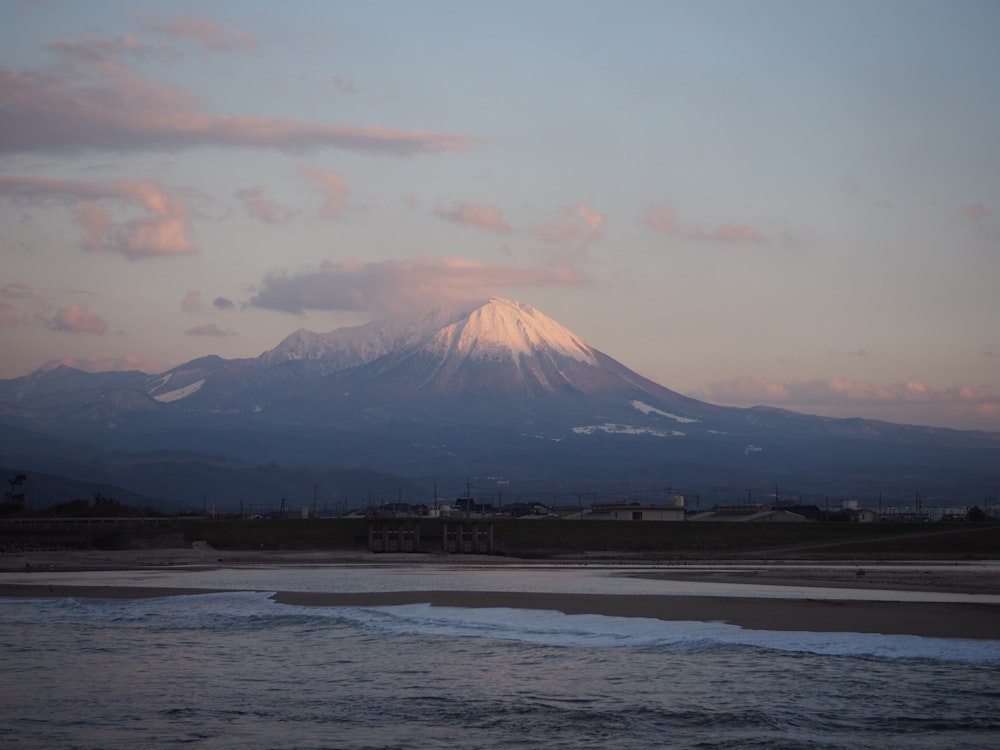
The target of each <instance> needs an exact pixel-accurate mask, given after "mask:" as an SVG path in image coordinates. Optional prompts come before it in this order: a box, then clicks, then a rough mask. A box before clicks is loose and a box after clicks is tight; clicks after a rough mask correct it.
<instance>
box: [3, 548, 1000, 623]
mask: <svg viewBox="0 0 1000 750" xmlns="http://www.w3.org/2000/svg"><path fill="white" fill-rule="evenodd" d="M422 563H425V564H426V563H434V564H439V565H440V564H454V565H456V566H457V567H462V566H469V565H494V566H525V565H530V563H525V562H524V561H521V560H513V559H510V558H496V557H489V558H482V557H477V556H464V557H461V558H456V557H445V558H442V557H441V556H425V555H372V554H369V553H357V554H354V553H319V552H317V553H270V552H226V553H220V552H218V551H216V550H211V549H181V550H141V551H124V552H45V553H42V552H39V553H23V554H17V555H4V556H2V557H0V572H3V573H4V574H5V575H3V580H2V581H0V598H10V597H55V598H64V597H73V598H99V599H112V598H138V597H158V596H176V595H182V594H197V593H208V592H209V590H207V589H192V588H157V587H146V586H104V585H48V584H46V583H41V582H39V581H38V578H37V577H36V576H34V575H33V573H35V572H63V571H65V572H73V571H88V570H89V571H99V570H139V569H148V568H151V567H152V568H159V567H172V566H186V567H191V566H204V567H231V566H233V567H238V566H241V565H248V564H249V565H262V564H263V565H310V566H313V565H357V566H369V565H371V566H375V565H396V566H400V565H402V566H409V565H420V564H422ZM14 573H17V574H18V575H13V574H14ZM628 574H629V575H632V576H638V577H656V578H663V579H671V580H685V581H705V582H716V581H726V582H728V583H733V582H744V583H747V584H761V583H764V584H771V585H783V586H811V587H816V586H822V587H834V588H856V589H882V590H900V591H927V592H943V593H967V594H997V593H1000V568H998V569H997V570H992V569H989V570H987V571H985V572H984V571H983V570H982V569H981V568H975V569H974V570H973V569H968V568H966V567H963V566H961V565H957V564H956V565H954V566H953V567H952V566H947V565H941V564H939V563H936V564H928V565H920V564H917V563H914V564H912V565H907V566H899V565H892V566H879V565H873V564H870V563H869V564H865V565H864V566H858V565H842V566H829V565H808V564H803V565H794V566H792V565H789V566H780V567H774V568H770V567H767V568H764V567H760V566H750V565H748V566H747V567H746V568H745V569H744V568H740V567H739V566H733V565H732V563H731V562H727V565H725V566H720V567H719V569H717V570H715V569H712V567H711V566H710V565H708V566H698V567H697V569H695V570H686V569H685V568H684V567H683V566H678V567H667V566H665V567H651V568H650V569H648V570H639V571H635V570H630V571H629V573H628ZM274 599H275V600H276V601H277V602H279V603H281V604H287V605H300V606H359V607H360V606H364V607H371V606H389V605H400V604H414V603H430V604H432V605H434V606H442V607H504V608H515V609H517V608H520V609H546V610H556V611H560V612H564V613H566V614H601V615H610V616H618V617H648V618H656V619H662V620H689V621H723V622H728V623H731V624H734V625H739V626H741V627H744V628H751V629H760V630H779V631H813V632H859V633H883V634H908V635H917V636H928V637H942V638H986V639H1000V605H997V604H993V603H978V602H921V601H906V602H890V601H858V600H846V601H845V600H840V599H837V600H833V599H822V598H807V599H793V598H766V599H765V598H755V597H752V596H748V597H742V596H687V595H626V594H622V595H616V594H566V593H563V594H553V593H537V592H498V591H489V592H486V591H396V592H378V593H350V594H348V593H323V592H297V591H279V592H277V593H276V594H275V595H274Z"/></svg>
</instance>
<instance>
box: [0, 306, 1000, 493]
mask: <svg viewBox="0 0 1000 750" xmlns="http://www.w3.org/2000/svg"><path fill="white" fill-rule="evenodd" d="M0 421H2V423H3V424H6V425H8V426H11V427H15V428H18V429H30V430H33V431H35V432H37V433H42V434H46V435H49V436H54V437H58V438H61V439H64V440H66V439H71V440H75V441H78V442H82V443H86V444H89V445H92V446H95V447H100V448H101V449H105V450H106V449H114V450H122V451H129V452H135V451H143V450H162V449H175V450H176V449H183V450H186V451H200V452H204V453H211V454H212V455H215V456H219V455H228V456H232V457H234V458H239V459H242V460H248V461H256V462H260V463H268V462H276V463H280V464H285V465H299V466H304V465H313V466H327V467H338V468H357V469H370V470H375V471H382V472H391V473H396V474H401V475H409V476H417V475H424V476H427V475H430V476H435V477H442V478H447V477H452V478H463V479H462V481H465V480H467V479H468V478H469V477H473V476H492V477H502V478H503V481H515V482H536V483H550V484H557V485H560V486H566V485H569V484H572V485H574V486H579V487H591V488H592V487H595V486H609V485H617V486H625V485H635V484H636V483H639V484H641V485H644V486H665V485H667V484H672V485H673V486H675V487H677V486H680V487H684V486H685V485H687V486H694V487H705V486H709V485H711V486H714V487H723V488H730V490H732V491H733V492H734V493H743V492H745V488H746V487H747V486H748V485H754V484H757V485H764V486H767V485H773V484H775V483H780V484H782V485H784V486H786V487H787V486H789V485H790V484H791V485H792V486H793V487H797V488H799V490H800V491H802V492H807V491H808V492H827V493H836V492H847V491H848V490H852V491H861V490H859V489H858V488H862V489H865V488H867V489H866V490H865V491H868V490H870V488H871V487H872V486H878V487H879V488H880V491H882V492H885V493H888V492H890V491H898V492H899V493H900V494H901V495H909V494H912V492H913V491H914V490H921V491H923V492H930V491H931V489H930V488H932V487H934V488H947V487H950V488H952V490H950V491H954V492H958V491H959V489H958V488H959V487H964V488H965V489H964V490H961V491H962V492H966V494H968V493H971V492H975V493H979V492H980V491H981V489H980V488H981V487H983V486H994V487H995V486H996V483H997V482H998V481H1000V477H998V476H997V474H996V471H997V470H996V467H997V466H1000V435H997V434H993V433H966V432H958V431H954V430H939V429H932V428H922V427H912V426H909V427H908V426H901V425H892V424H888V423H884V422H873V421H865V420H838V419H827V418H820V417H812V416H808V415H801V414H794V413H791V412H786V411H781V410H777V409H768V408H754V409H736V408H729V407H720V406H715V405H712V404H707V403H704V402H700V401H696V400H694V399H691V398H687V397H685V396H682V395H680V394H678V393H675V392H674V391H671V390H669V389H668V388H665V387H663V386H662V385H659V384H657V383H654V382H652V381H650V380H648V379H646V378H643V377H642V376H640V375H638V374H636V373H635V372H633V371H631V370H629V369H628V368H627V367H625V366H624V365H622V364H621V363H619V362H617V361H615V360H614V359H612V358H611V357H608V356H607V355H605V354H603V353H602V352H600V351H598V350H597V349H595V348H593V347H592V346H590V345H589V344H587V343H586V342H585V341H583V340H582V339H581V338H580V337H579V336H577V335H575V334H574V333H572V332H571V331H569V330H568V329H566V328H565V327H564V326H562V325H560V324H559V323H557V322H556V321H554V320H552V319H551V318H548V317H547V316H545V315H543V314H542V313H541V312H539V311H537V310H535V309H534V308H532V307H531V306H530V305H526V304H523V303H518V302H512V301H509V300H503V299H493V300H490V301H489V302H487V303H485V304H483V305H481V306H479V307H477V308H475V309H473V310H471V311H468V312H465V313H450V312H445V311H436V312H432V313H429V314H428V315H426V316H424V317H421V318H415V319H409V320H389V321H378V322H372V323H368V324H366V325H362V326H356V327H351V328H342V329H338V330H336V331H332V332H329V333H313V332H310V331H306V330H299V331H296V332H295V333H293V334H291V335H290V336H288V337H287V338H286V339H285V340H283V341H282V342H281V343H279V344H278V345H277V346H276V347H274V348H273V349H270V350H269V351H266V352H264V353H262V354H261V355H260V356H258V357H255V358H248V359H237V360H226V359H222V358H220V357H214V356H213V357H204V358H201V359H197V360H193V361H191V362H188V363H186V364H184V365H181V366H179V367H175V368H173V369H171V370H168V371H167V372H164V373H160V374H158V375H145V374H143V373H137V372H131V373H85V372H81V371H78V370H72V369H70V368H58V369H56V370H52V371H50V372H36V373H32V374H31V375H28V376H26V377H23V378H17V379H14V380H6V381H0ZM737 488H738V489H737ZM890 488H892V489H890ZM934 491H937V490H934ZM977 499H978V498H977Z"/></svg>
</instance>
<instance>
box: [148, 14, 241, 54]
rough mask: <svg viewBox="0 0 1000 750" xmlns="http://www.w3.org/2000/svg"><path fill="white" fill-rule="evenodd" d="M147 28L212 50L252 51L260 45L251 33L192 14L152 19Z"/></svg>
mask: <svg viewBox="0 0 1000 750" xmlns="http://www.w3.org/2000/svg"><path fill="white" fill-rule="evenodd" d="M149 29H150V30H151V31H154V32H157V33H160V34H165V35H167V36H170V37H173V38H175V39H177V40H181V41H185V42H192V43H194V44H195V45H197V46H199V47H202V48H204V49H206V50H210V51H213V52H253V51H256V50H257V49H258V48H259V46H260V45H259V42H258V40H257V38H256V37H254V36H253V35H252V34H248V33H247V32H245V31H240V30H239V29H228V28H225V27H222V26H219V25H218V24H214V23H211V22H210V21H206V20H204V19H201V18H197V17H194V16H174V17H173V18H166V19H154V20H153V21H152V22H151V23H150V24H149Z"/></svg>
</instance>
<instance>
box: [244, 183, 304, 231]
mask: <svg viewBox="0 0 1000 750" xmlns="http://www.w3.org/2000/svg"><path fill="white" fill-rule="evenodd" d="M234 195H235V197H236V198H237V199H238V200H239V201H240V203H242V204H243V208H244V209H245V210H246V212H247V214H249V215H250V217H251V218H254V219H258V220H260V221H264V222H267V223H268V224H283V223H284V222H286V221H289V220H291V219H292V218H293V217H294V216H295V210H294V209H291V208H285V207H284V206H281V205H280V204H278V203H277V202H276V201H274V200H272V199H270V198H265V197H264V190H263V188H260V187H249V188H243V189H242V190H237V191H236V192H235V193H234Z"/></svg>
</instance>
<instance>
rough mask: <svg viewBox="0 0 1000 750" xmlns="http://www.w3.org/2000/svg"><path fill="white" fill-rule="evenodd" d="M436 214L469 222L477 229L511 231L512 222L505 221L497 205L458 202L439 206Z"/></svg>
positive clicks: (446, 218) (453, 220)
mask: <svg viewBox="0 0 1000 750" xmlns="http://www.w3.org/2000/svg"><path fill="white" fill-rule="evenodd" d="M434 215H435V216H437V217H439V218H441V219H444V220H445V221H451V222H454V223H456V224H468V225H469V226H473V227H476V228H477V229H485V230H487V231H490V232H509V231H511V227H510V224H508V223H507V222H506V221H504V218H503V216H502V215H501V213H500V209H499V208H497V207H496V206H483V205H478V204H475V203H457V204H455V205H454V206H452V207H451V208H445V207H444V206H438V207H437V208H435V209H434Z"/></svg>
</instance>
